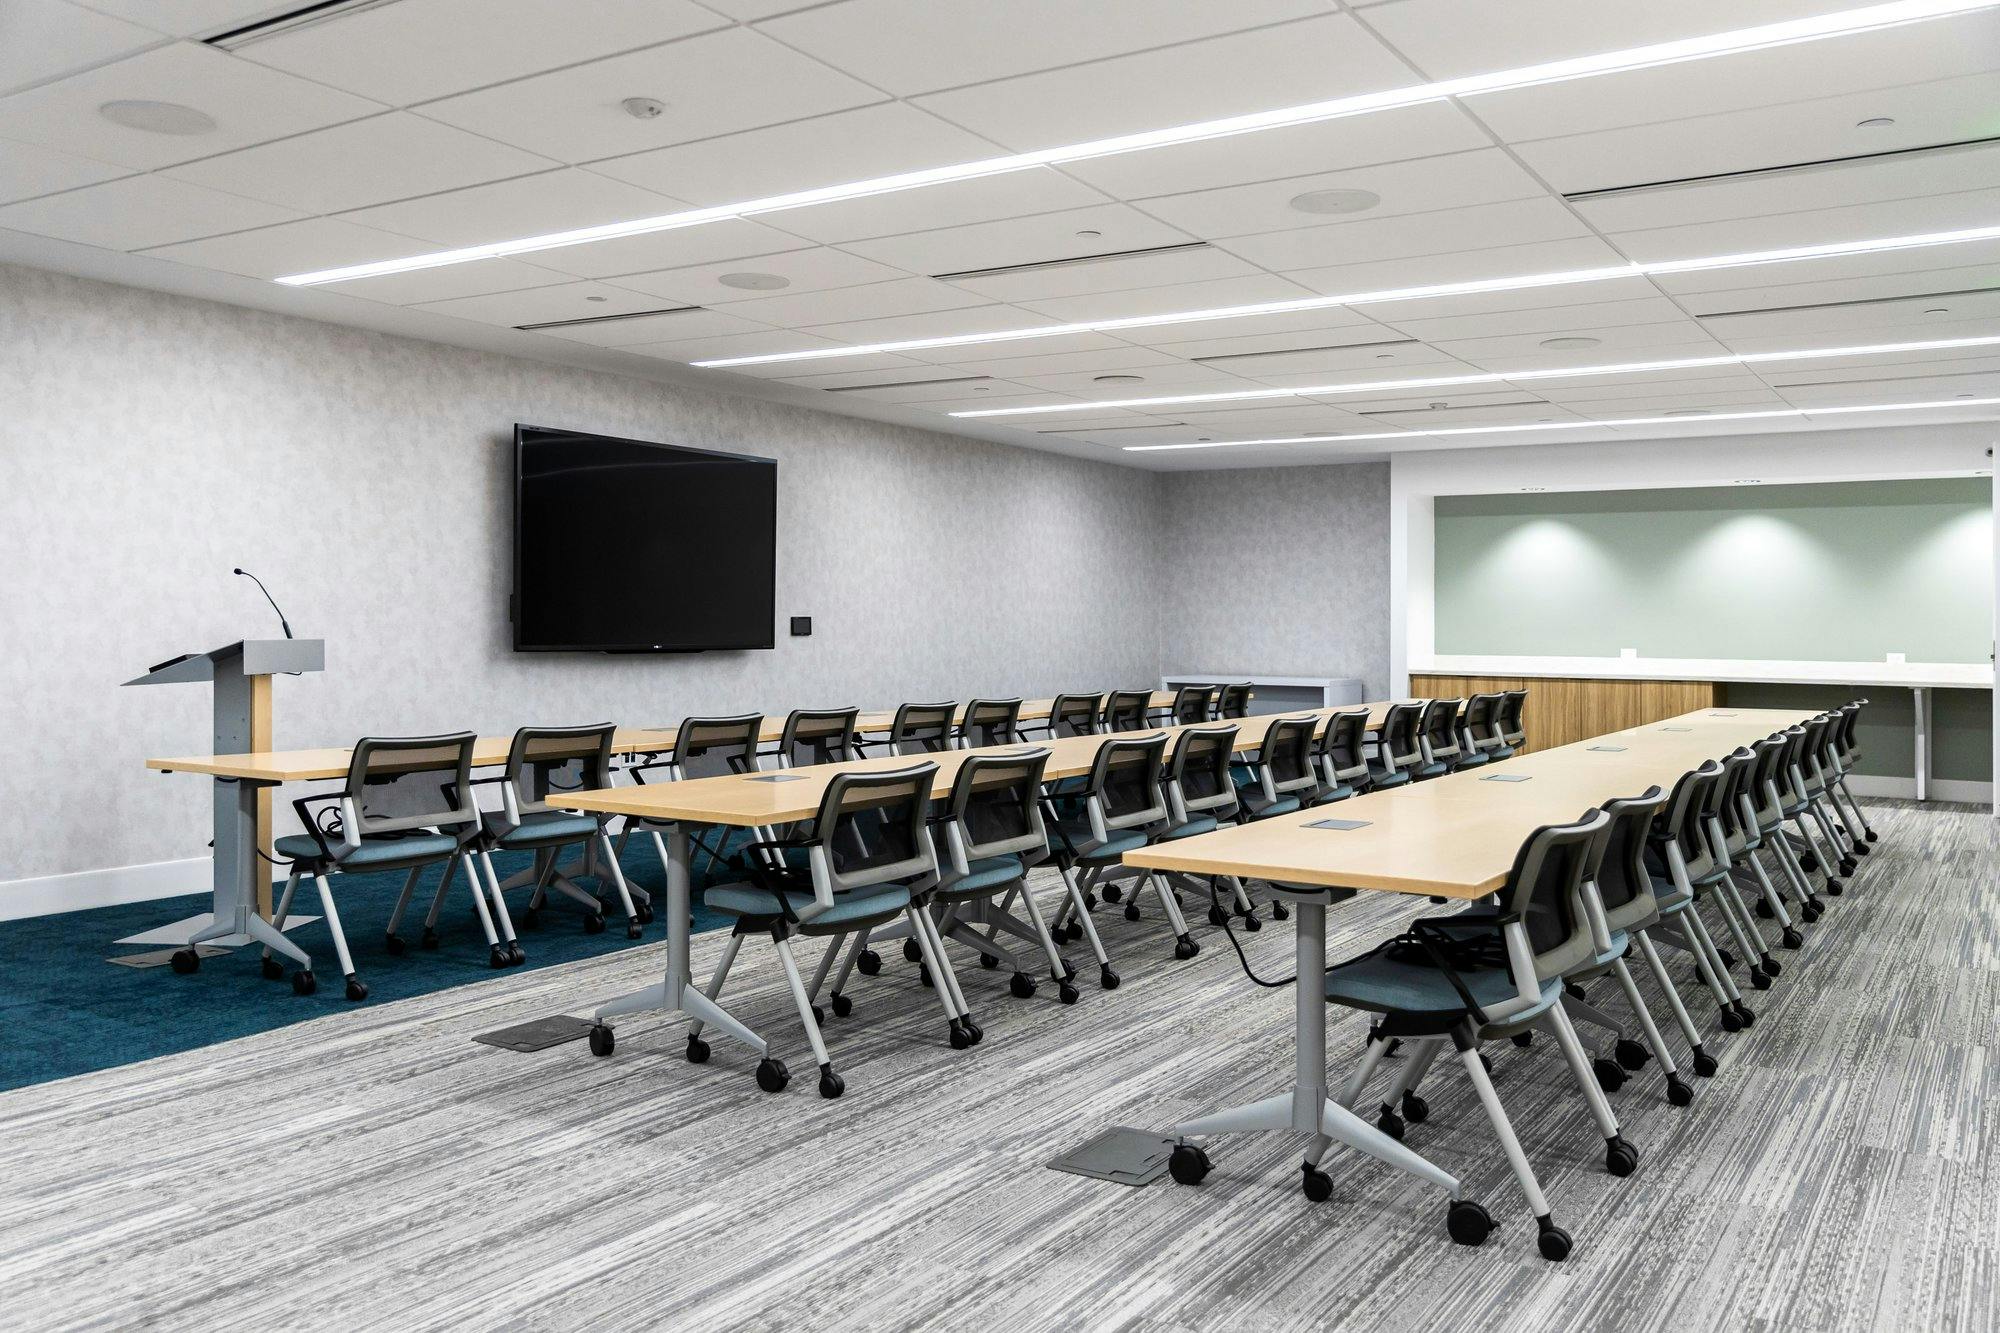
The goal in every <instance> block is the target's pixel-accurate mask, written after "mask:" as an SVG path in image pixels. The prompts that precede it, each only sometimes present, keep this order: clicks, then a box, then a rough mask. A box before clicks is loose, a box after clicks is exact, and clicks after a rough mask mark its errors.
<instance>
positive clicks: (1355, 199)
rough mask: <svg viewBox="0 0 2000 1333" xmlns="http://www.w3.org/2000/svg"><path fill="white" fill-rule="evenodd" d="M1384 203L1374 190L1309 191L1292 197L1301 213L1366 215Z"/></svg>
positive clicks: (1293, 202)
mask: <svg viewBox="0 0 2000 1333" xmlns="http://www.w3.org/2000/svg"><path fill="white" fill-rule="evenodd" d="M1381 202H1382V196H1381V195H1379V194H1376V193H1375V192H1374V191H1373V190H1309V191H1307V192H1306V193H1305V194H1295V195H1293V196H1292V207H1293V208H1295V209H1297V210H1298V211H1299V212H1301V213H1366V212H1367V211H1368V210H1369V209H1371V208H1373V207H1375V206H1376V205H1377V204H1379V203H1381Z"/></svg>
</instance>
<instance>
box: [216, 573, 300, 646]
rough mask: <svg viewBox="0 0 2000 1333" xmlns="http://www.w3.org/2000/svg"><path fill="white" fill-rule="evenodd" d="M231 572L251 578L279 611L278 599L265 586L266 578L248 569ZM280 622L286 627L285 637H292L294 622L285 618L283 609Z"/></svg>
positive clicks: (279, 614) (266, 598)
mask: <svg viewBox="0 0 2000 1333" xmlns="http://www.w3.org/2000/svg"><path fill="white" fill-rule="evenodd" d="M230 573H232V574H241V575H242V576H243V577H244V578H246V579H249V580H250V581H251V582H252V583H254V584H256V585H257V591H258V592H261V593H263V594H264V600H265V601H267V602H269V603H270V604H271V609H272V610H273V611H278V599H277V598H275V597H273V596H271V590H270V589H269V588H267V587H265V586H264V580H262V579H260V578H258V577H257V576H256V575H255V574H252V573H251V572H250V571H249V570H247V569H233V570H231V571H230ZM278 623H279V624H280V625H283V626H284V627H285V637H286V638H288V639H289V638H291V637H292V623H291V622H290V621H289V620H286V619H285V613H284V612H283V611H278Z"/></svg>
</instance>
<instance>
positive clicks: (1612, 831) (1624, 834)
mask: <svg viewBox="0 0 2000 1333" xmlns="http://www.w3.org/2000/svg"><path fill="white" fill-rule="evenodd" d="M1665 803H1666V797H1665V795H1664V794H1662V793H1661V791H1660V789H1659V788H1658V787H1648V788H1647V789H1646V790H1645V791H1643V792H1641V793H1640V794H1639V795H1637V796H1622V797H1620V798H1618V799H1617V800H1615V801H1606V802H1605V803H1604V805H1603V806H1602V807H1601V808H1602V809H1603V811H1604V813H1605V814H1607V815H1609V816H1610V817H1611V825H1610V827H1609V828H1607V829H1606V830H1605V831H1604V844H1603V850H1602V853H1601V856H1600V858H1599V860H1598V863H1597V872H1596V879H1597V899H1598V901H1599V902H1600V903H1602V904H1603V906H1604V918H1605V924H1606V925H1608V926H1610V927H1611V929H1613V930H1622V929H1624V928H1626V927H1628V926H1632V925H1636V924H1638V923H1640V922H1643V921H1646V920H1649V919H1650V918H1651V917H1652V916H1653V914H1654V911H1655V910H1656V909H1655V906H1654V902H1653V877H1652V876H1651V875H1650V874H1648V873H1647V870H1646V835H1647V832H1648V831H1649V830H1650V829H1651V828H1652V826H1653V816H1654V815H1656V814H1658V813H1659V810H1660V807H1661V806H1662V805H1664V804H1665Z"/></svg>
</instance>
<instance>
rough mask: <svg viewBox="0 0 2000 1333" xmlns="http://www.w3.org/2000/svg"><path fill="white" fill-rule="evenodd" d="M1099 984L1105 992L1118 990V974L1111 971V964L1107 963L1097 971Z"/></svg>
mask: <svg viewBox="0 0 2000 1333" xmlns="http://www.w3.org/2000/svg"><path fill="white" fill-rule="evenodd" d="M1097 984H1098V985H1099V986H1102V987H1103V988H1104V989H1105V990H1117V989H1118V974H1117V973H1116V972H1113V971H1112V970H1111V964H1109V963H1106V964H1105V965H1104V966H1103V967H1101V968H1099V969H1098V970H1097Z"/></svg>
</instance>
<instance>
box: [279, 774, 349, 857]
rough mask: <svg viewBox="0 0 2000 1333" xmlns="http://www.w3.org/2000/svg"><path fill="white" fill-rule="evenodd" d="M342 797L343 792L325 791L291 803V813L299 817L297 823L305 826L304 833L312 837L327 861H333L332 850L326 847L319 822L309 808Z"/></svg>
mask: <svg viewBox="0 0 2000 1333" xmlns="http://www.w3.org/2000/svg"><path fill="white" fill-rule="evenodd" d="M344 795H346V793H345V792H337V791H326V792H321V793H319V794H318V795H317V796H301V797H298V798H297V799H295V800H294V801H293V802H292V812H293V813H294V814H296V815H297V816H298V817H299V823H300V824H302V825H304V826H305V831H306V832H307V833H309V834H311V835H312V840H313V841H314V842H316V843H318V844H319V850H320V855H322V856H324V857H325V858H326V859H327V860H329V861H331V860H332V859H333V848H332V847H330V846H328V845H327V841H326V834H325V833H324V832H323V831H321V829H320V826H319V821H318V820H317V819H315V818H314V817H313V813H312V810H311V809H310V807H311V806H314V805H322V804H325V803H326V802H328V801H338V800H339V799H340V798H341V797H342V796H344Z"/></svg>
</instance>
